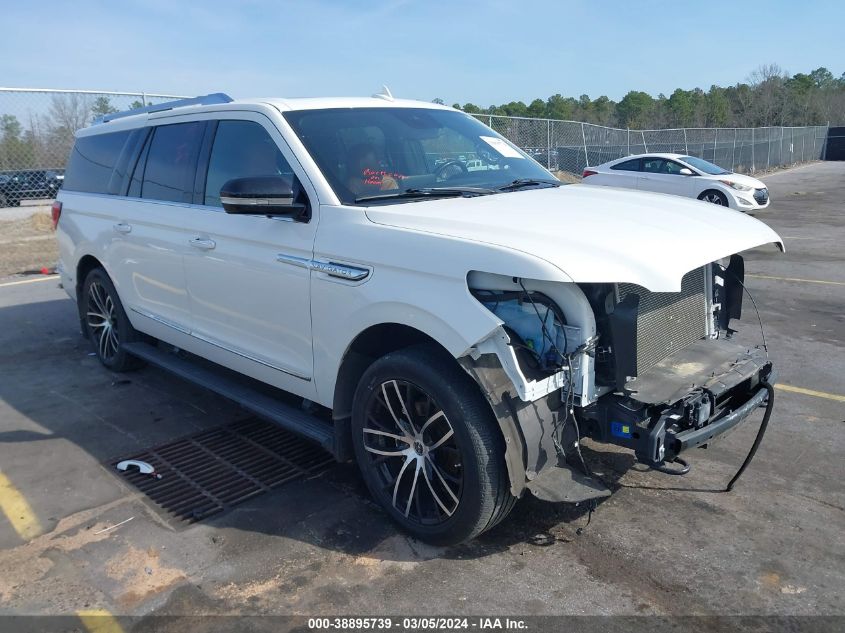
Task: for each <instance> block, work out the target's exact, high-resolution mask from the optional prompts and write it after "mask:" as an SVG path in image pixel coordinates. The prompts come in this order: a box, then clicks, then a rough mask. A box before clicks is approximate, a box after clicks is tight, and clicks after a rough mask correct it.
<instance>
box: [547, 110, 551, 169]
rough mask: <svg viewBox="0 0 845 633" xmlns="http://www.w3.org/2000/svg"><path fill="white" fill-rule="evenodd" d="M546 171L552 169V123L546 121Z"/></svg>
mask: <svg viewBox="0 0 845 633" xmlns="http://www.w3.org/2000/svg"><path fill="white" fill-rule="evenodd" d="M546 169H548V170H550V171H551V169H552V121H551V119H546Z"/></svg>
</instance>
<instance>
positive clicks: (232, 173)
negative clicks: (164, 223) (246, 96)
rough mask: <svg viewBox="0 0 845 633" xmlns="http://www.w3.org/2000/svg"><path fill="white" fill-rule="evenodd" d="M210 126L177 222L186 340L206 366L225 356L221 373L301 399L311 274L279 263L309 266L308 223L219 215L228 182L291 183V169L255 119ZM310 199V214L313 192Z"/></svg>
mask: <svg viewBox="0 0 845 633" xmlns="http://www.w3.org/2000/svg"><path fill="white" fill-rule="evenodd" d="M227 116H228V115H227ZM210 125H211V126H212V129H211V130H210V132H211V136H210V137H209V138H210V143H208V147H207V148H206V151H205V157H204V158H201V159H200V164H199V165H200V166H199V170H198V174H197V185H196V190H197V194H196V195H197V196H198V199H196V200H195V202H197V203H198V204H196V205H194V207H193V208H192V209H191V210H190V211H189V212H188V213H187V214H186V216H185V223H184V227H185V229H186V231H187V232H188V239H187V246H188V247H189V248H188V253H187V255H186V257H185V274H186V276H187V287H188V293H189V297H190V304H191V333H192V335H193V337H195V338H197V339H200V340H201V341H204V342H205V343H206V344H207V345H208V346H210V347H209V350H208V351H209V353H208V354H207V355H208V356H209V357H211V358H213V359H214V360H219V359H220V356H219V355H220V353H224V354H228V355H229V356H228V357H227V359H226V362H227V364H229V365H230V366H236V367H237V368H238V369H239V370H240V371H243V372H244V373H247V374H249V375H252V376H253V377H256V378H259V379H262V380H264V381H266V382H270V383H271V384H275V385H276V386H279V387H282V388H285V389H288V390H290V391H295V392H297V393H300V394H303V393H306V392H308V391H309V390H308V389H307V388H305V383H307V382H308V381H310V379H311V374H312V370H313V362H312V350H311V307H310V270H309V269H308V268H307V267H304V266H291V265H289V264H285V263H283V262H281V261H279V258H280V257H282V258H285V257H287V258H293V261H302V262H307V261H308V260H310V259H311V256H312V253H313V245H314V235H315V230H316V225H317V220H316V216H315V217H313V218H312V219H311V221H310V222H294V221H290V220H288V219H285V218H268V217H266V216H260V215H230V214H227V213H225V212H224V211H223V208H222V206H221V203H220V189H221V187H222V186H223V185H224V184H225V183H226V182H227V181H229V180H230V179H232V178H242V177H248V176H268V175H278V174H284V173H288V174H294V175H296V173H295V170H294V169H293V168H292V167H291V164H292V163H295V161H294V159H293V156H292V154H291V153H290V150H289V148H288V147H287V145H286V143H285V142H284V140H283V139H282V137H281V135H280V134H279V132H278V130H277V129H276V128H275V126H274V125H273V124H272V123H271V122H270V121H269V119H267V118H265V117H264V116H263V115H261V114H256V113H245V112H237V113H236V112H233V113H231V118H227V119H225V120H220V121H215V122H211V123H210ZM280 148H283V149H284V151H282V149H280ZM286 155H287V157H286ZM295 164H296V165H297V170H296V171H300V168H299V165H298V163H295ZM310 198H311V203H312V208H314V211H315V212H316V198H315V197H314V196H313V193H312V195H311V196H310ZM211 348H216V353H215V350H213V349H211Z"/></svg>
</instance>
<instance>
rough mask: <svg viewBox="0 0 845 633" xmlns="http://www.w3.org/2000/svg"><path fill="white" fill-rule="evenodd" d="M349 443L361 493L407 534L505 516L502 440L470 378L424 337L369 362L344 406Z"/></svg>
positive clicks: (453, 536) (449, 536) (437, 538)
mask: <svg viewBox="0 0 845 633" xmlns="http://www.w3.org/2000/svg"><path fill="white" fill-rule="evenodd" d="M352 442H353V445H354V448H355V457H356V460H357V462H358V466H359V468H360V470H361V474H362V476H363V478H364V481H365V483H366V484H367V487H368V488H369V490H370V493H371V494H372V496H373V497H374V498H375V500H376V501H377V502H378V503H379V504H380V505H381V506H382V507H383V508H384V509H385V510H386V511H387V513H388V514H389V515H390V517H391V518H392V519H393V520H394V521H395V522H396V523H397V524H398V525H399V526H400V527H401V528H402V529H403V530H404V531H406V532H408V533H409V534H411V535H412V536H414V537H415V538H417V539H419V540H421V541H425V542H427V543H430V544H432V545H455V544H457V543H461V542H464V541H468V540H470V539H472V538H474V537H476V536H478V535H479V534H481V533H482V532H484V531H485V530H487V529H489V528H491V527H493V526H494V525H495V524H496V523H498V522H499V521H501V520H502V519H504V518H505V516H507V514H508V512H510V510H511V508H513V505H514V503H515V501H516V498H515V497H513V495H511V493H510V482H509V479H508V473H507V468H506V466H505V460H504V454H505V448H504V441H503V439H502V434H501V431H500V430H499V425H498V423H497V422H496V419H495V417H494V415H493V412H492V410H491V409H490V406H489V404H488V403H487V401H486V400H485V399H484V397H483V396H482V394H481V392H480V390H479V388H478V385H476V384H475V382H474V381H473V380H472V378H470V377H469V376H468V375H467V374H466V373H465V372H464V371H463V370H461V368H460V367H459V366H458V365H457V363H455V360H454V359H453V358H451V357H450V356H449V355H448V354H446V353H445V352H443V351H442V350H440V349H438V348H436V347H434V346H433V345H418V346H414V347H409V348H406V349H403V350H399V351H397V352H392V353H390V354H387V355H386V356H383V357H382V358H380V359H378V360H377V361H375V362H374V363H373V364H372V365H370V367H369V368H368V369H367V371H365V372H364V375H363V376H362V377H361V381H360V382H359V384H358V388H357V389H356V392H355V397H354V401H353V405H352Z"/></svg>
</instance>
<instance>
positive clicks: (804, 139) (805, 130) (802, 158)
mask: <svg viewBox="0 0 845 633" xmlns="http://www.w3.org/2000/svg"><path fill="white" fill-rule="evenodd" d="M806 141H807V128H804V133H803V134H801V162H802V163H803V162H804V144H805V143H806Z"/></svg>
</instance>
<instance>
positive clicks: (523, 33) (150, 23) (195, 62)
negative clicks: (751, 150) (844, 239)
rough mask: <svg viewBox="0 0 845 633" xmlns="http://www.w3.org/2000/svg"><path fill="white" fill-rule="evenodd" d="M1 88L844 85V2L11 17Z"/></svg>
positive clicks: (115, 5)
mask: <svg viewBox="0 0 845 633" xmlns="http://www.w3.org/2000/svg"><path fill="white" fill-rule="evenodd" d="M3 5H4V6H3V11H2V13H3V29H2V36H0V83H2V84H3V85H4V86H11V87H36V88H85V89H95V90H115V91H146V92H164V93H175V94H203V93H207V92H217V91H223V92H228V93H229V94H231V95H233V96H235V97H247V96H288V97H297V96H325V95H369V94H372V93H373V92H375V91H377V90H378V89H379V88H380V86H381V85H382V84H383V83H384V84H387V85H388V86H389V87H390V88H391V90H392V91H393V94H394V95H396V96H400V97H408V98H417V99H425V100H431V99H433V98H435V97H440V98H442V99H443V100H444V101H446V103H448V104H452V103H454V102H460V103H465V102H467V101H470V102H473V103H475V104H476V105H480V106H488V105H491V104H494V103H495V104H499V103H502V102H507V101H513V100H523V101H526V102H528V101H530V100H531V99H533V98H535V97H542V98H545V97H548V96H549V95H551V94H555V93H561V94H563V95H564V96H574V97H578V96H579V95H581V94H589V95H590V96H591V97H592V98H595V97H597V96H599V95H602V94H606V95H607V96H609V97H610V98H612V99H616V100H618V99H619V98H621V97H622V96H623V95H624V94H625V93H626V92H627V91H629V90H644V91H646V92H649V93H651V94H652V95H654V96H656V95H657V94H658V93H661V92H662V93H665V94H667V95H668V94H670V93H671V92H672V90H674V89H675V88H677V87H682V88H694V87H696V86H699V87H702V88H704V89H707V88H709V87H710V85H711V84H720V85H730V84H735V83H737V82H738V81H743V80H744V79H746V78H747V76H748V74H749V73H750V72H751V71H752V70H754V69H755V68H756V67H758V66H759V65H761V64H768V63H777V64H779V65H780V66H782V67H783V68H784V69H785V70H787V71H788V72H790V73H795V72H808V71H810V70H812V69H813V68H817V67H819V66H826V67H827V68H828V69H829V70H831V71H832V72H833V73H834V75H836V76H837V77H838V76H840V75H841V74H842V73H843V71H845V43H843V42H845V32H843V27H845V1H843V0H838V1H831V2H828V1H824V0H810V1H807V0H805V1H804V2H800V3H799V2H794V1H793V2H787V1H781V0H768V1H766V2H756V1H746V0H733V1H730V2H723V1H721V0H710V1H708V2H684V1H683V0H676V1H674V2H656V1H652V0H632V1H627V2H620V1H615V0H593V1H592V2H551V1H543V0H536V1H534V0H511V1H500V0H488V1H486V2H461V1H460V0H453V1H452V2H448V1H441V0H370V1H369V2H362V1H360V0H348V1H345V2H344V1H341V0H302V1H300V2H291V1H281V0H278V1H275V2H274V1H272V0H246V1H241V2H238V1H236V0H225V1H224V0H205V1H204V2H196V3H189V2H183V1H180V0H111V1H94V0H73V1H72V2H61V1H54V0H36V1H34V2H9V1H7V2H4V3H3Z"/></svg>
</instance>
